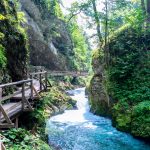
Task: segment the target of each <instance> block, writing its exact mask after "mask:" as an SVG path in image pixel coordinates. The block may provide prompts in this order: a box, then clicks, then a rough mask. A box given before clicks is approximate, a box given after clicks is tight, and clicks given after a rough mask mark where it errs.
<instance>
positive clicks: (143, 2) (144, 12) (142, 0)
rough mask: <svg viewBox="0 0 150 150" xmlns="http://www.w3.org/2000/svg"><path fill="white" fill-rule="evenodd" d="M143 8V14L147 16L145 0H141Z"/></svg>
mask: <svg viewBox="0 0 150 150" xmlns="http://www.w3.org/2000/svg"><path fill="white" fill-rule="evenodd" d="M141 7H142V10H143V14H144V15H146V8H145V1H144V0H141Z"/></svg>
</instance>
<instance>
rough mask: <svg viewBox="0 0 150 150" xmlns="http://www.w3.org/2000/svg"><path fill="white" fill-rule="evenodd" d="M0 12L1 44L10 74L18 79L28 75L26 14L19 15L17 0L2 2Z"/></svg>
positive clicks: (14, 79)
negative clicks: (24, 26) (24, 25)
mask: <svg viewBox="0 0 150 150" xmlns="http://www.w3.org/2000/svg"><path fill="white" fill-rule="evenodd" d="M0 14H1V19H0V44H1V45H2V47H3V51H4V54H5V57H6V58H7V70H8V72H9V75H10V76H11V78H12V80H13V81H16V80H17V81H18V80H21V79H22V78H24V77H25V76H26V69H27V62H28V48H27V34H26V31H25V29H24V28H22V27H21V23H22V21H23V20H24V16H23V13H18V15H17V1H14V2H9V1H6V0H2V1H1V2H0ZM1 35H2V36H3V37H2V36H1ZM2 47H1V56H2ZM2 59H4V57H2ZM0 61H3V60H0ZM16 64H17V65H16ZM12 68H13V69H12Z"/></svg>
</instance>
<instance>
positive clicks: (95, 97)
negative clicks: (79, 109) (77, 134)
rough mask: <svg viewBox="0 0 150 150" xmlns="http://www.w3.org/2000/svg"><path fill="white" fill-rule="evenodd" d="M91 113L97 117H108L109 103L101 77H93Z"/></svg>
mask: <svg viewBox="0 0 150 150" xmlns="http://www.w3.org/2000/svg"><path fill="white" fill-rule="evenodd" d="M89 98H90V103H91V111H92V112H93V113H95V114H97V115H102V116H107V115H108V113H109V102H108V99H107V95H106V92H105V89H104V86H103V78H102V76H100V75H96V76H93V78H92V80H91V83H90V96H89Z"/></svg>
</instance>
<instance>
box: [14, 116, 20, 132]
mask: <svg viewBox="0 0 150 150" xmlns="http://www.w3.org/2000/svg"><path fill="white" fill-rule="evenodd" d="M18 122H19V119H18V117H17V118H16V119H15V128H16V129H18Z"/></svg>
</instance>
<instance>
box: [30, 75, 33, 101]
mask: <svg viewBox="0 0 150 150" xmlns="http://www.w3.org/2000/svg"><path fill="white" fill-rule="evenodd" d="M30 79H32V81H31V83H30V88H31V99H33V76H32V75H30Z"/></svg>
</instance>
